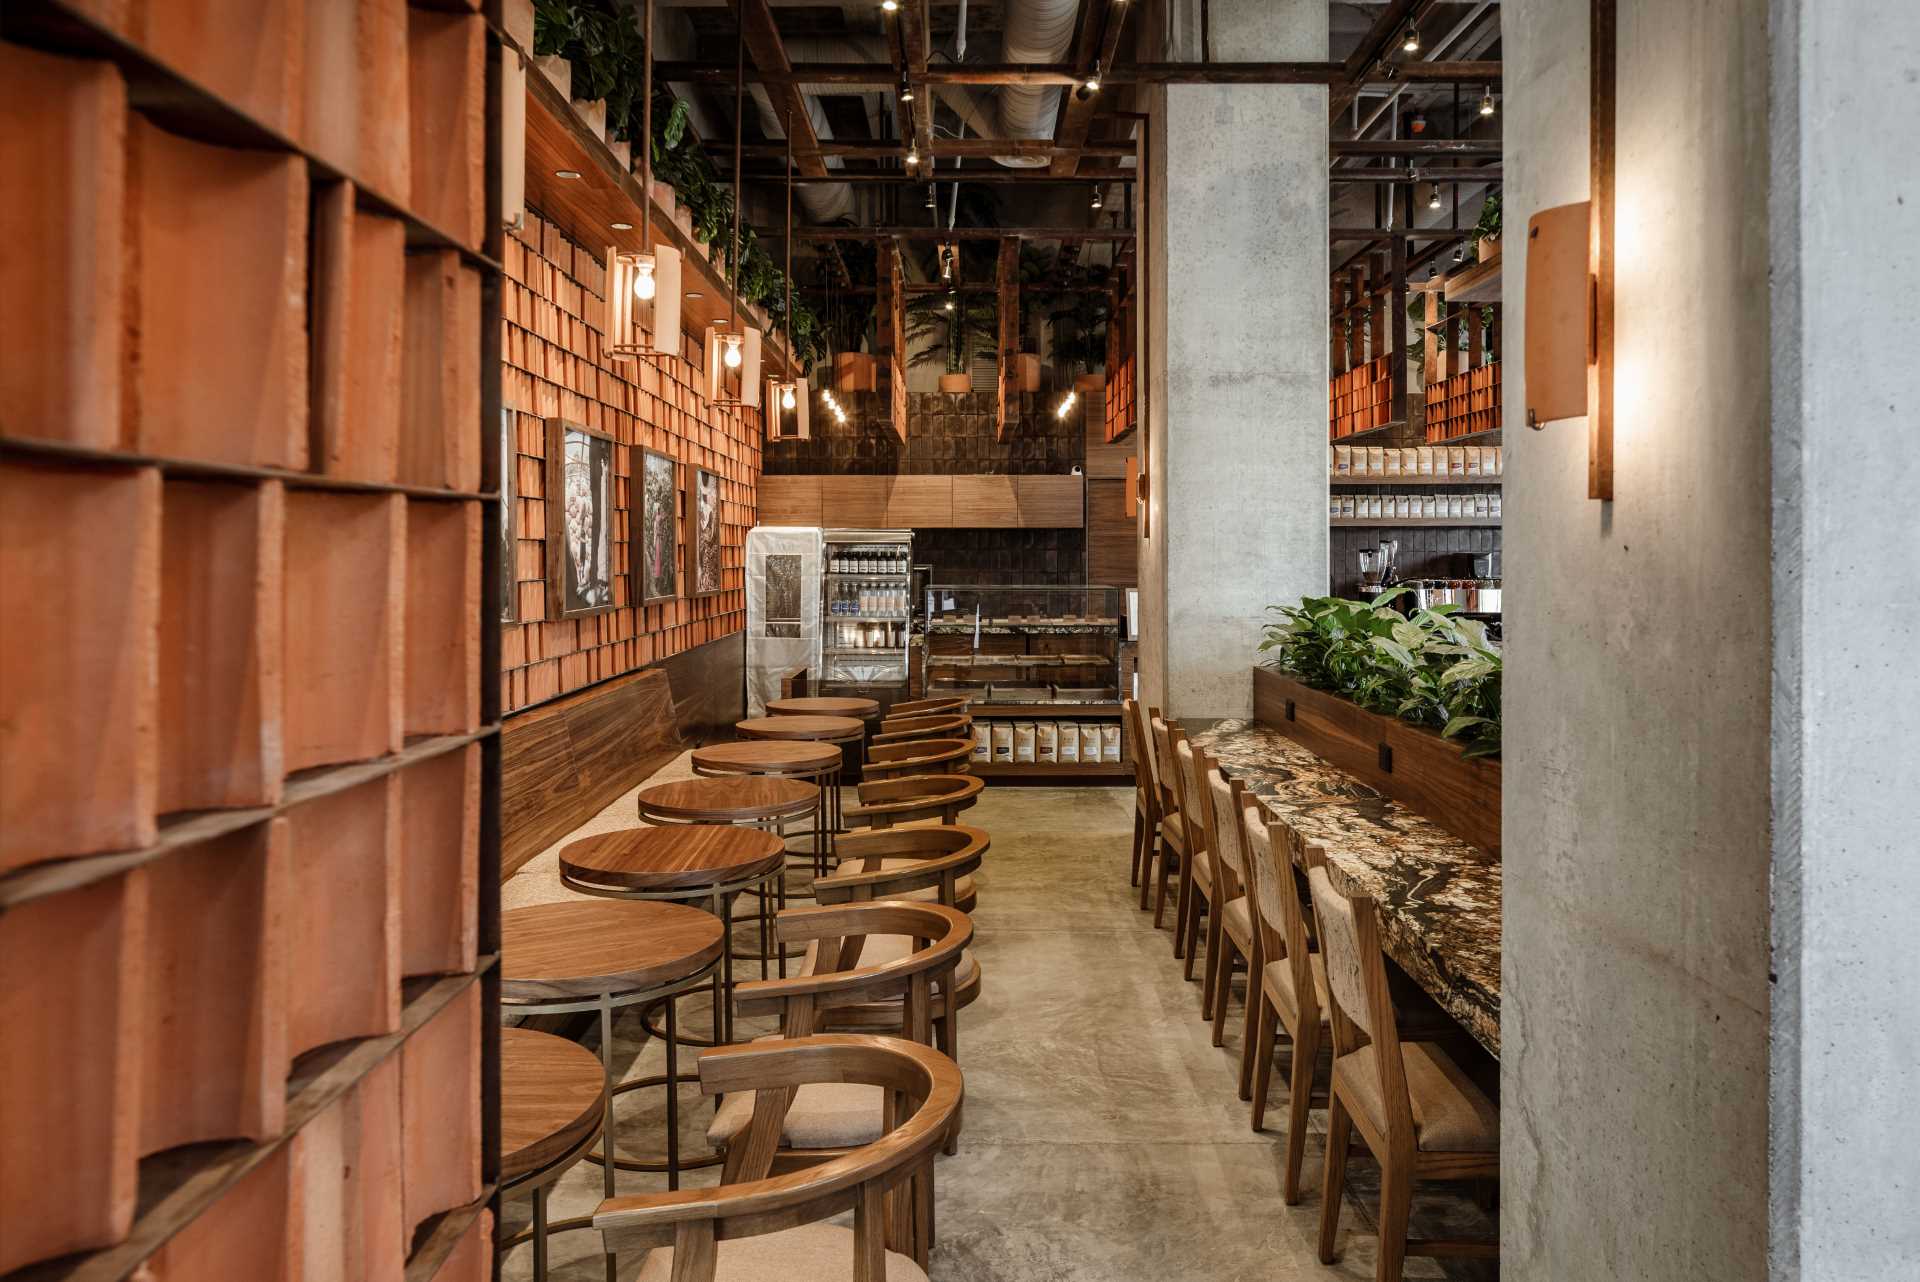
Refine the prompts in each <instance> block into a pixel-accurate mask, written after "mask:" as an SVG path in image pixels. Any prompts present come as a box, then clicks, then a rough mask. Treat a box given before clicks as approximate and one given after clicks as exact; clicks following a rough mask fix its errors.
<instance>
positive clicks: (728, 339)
mask: <svg viewBox="0 0 1920 1282" xmlns="http://www.w3.org/2000/svg"><path fill="white" fill-rule="evenodd" d="M746 101H747V33H746V30H745V29H744V28H742V29H741V30H740V31H739V34H738V36H737V38H736V40H735V44H734V62H733V233H732V239H731V240H730V241H729V242H728V244H729V249H728V253H727V261H728V263H729V264H730V265H731V267H732V269H733V279H732V280H731V281H730V282H728V283H729V284H730V285H731V286H732V293H731V302H730V306H729V308H728V313H727V316H728V318H727V319H726V320H724V321H715V322H714V323H713V324H712V325H710V326H708V328H707V399H708V400H710V401H712V402H713V403H714V404H715V405H723V406H733V407H750V408H757V407H758V406H759V404H760V331H759V330H757V329H755V328H754V327H753V326H751V325H744V324H742V323H741V321H740V205H741V199H740V197H741V195H742V194H743V193H742V192H741V190H740V126H741V122H742V120H743V119H744V118H745V115H746Z"/></svg>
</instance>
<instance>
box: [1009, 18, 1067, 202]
mask: <svg viewBox="0 0 1920 1282" xmlns="http://www.w3.org/2000/svg"><path fill="white" fill-rule="evenodd" d="M1079 13H1080V0H1008V4H1007V10H1006V18H1005V21H1004V24H1003V26H1002V30H1001V36H1000V60H1001V61H1002V62H1013V63H1020V62H1039V63H1045V62H1060V61H1062V60H1064V59H1065V58H1066V55H1067V49H1068V47H1069V46H1071V45H1072V44H1073V28H1074V23H1075V21H1076V20H1077V19H1078V17H1079ZM1060 93H1061V86H1059V85H1007V86H1006V87H1005V88H1003V89H1001V90H1000V132H1001V134H1002V136H1004V137H1007V138H1032V139H1035V140H1045V139H1051V138H1052V137H1053V130H1054V124H1055V122H1056V121H1057V120H1058V119H1059V117H1060ZM994 159H995V160H997V161H999V162H1000V163H1001V164H1003V165H1006V166H1008V167H1009V168H1014V169H1038V168H1041V167H1043V166H1045V165H1048V164H1050V163H1052V162H1051V161H1050V160H1049V159H1048V158H1047V157H1045V156H995V157H994Z"/></svg>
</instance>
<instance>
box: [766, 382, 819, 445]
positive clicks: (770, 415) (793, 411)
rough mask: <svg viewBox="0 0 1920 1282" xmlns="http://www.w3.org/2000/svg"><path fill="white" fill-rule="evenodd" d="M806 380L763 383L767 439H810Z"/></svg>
mask: <svg viewBox="0 0 1920 1282" xmlns="http://www.w3.org/2000/svg"><path fill="white" fill-rule="evenodd" d="M809 399H810V398H809V397H808V394H807V380H806V379H804V378H791V379H778V378H770V379H768V380H767V400H766V406H767V438H768V439H769V440H775V441H805V440H809V439H811V435H812V433H811V431H810V427H811V424H810V422H809V420H808V417H807V405H808V401H809Z"/></svg>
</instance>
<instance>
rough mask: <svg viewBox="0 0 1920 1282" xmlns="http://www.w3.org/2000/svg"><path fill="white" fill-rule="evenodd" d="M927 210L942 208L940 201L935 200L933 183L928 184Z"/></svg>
mask: <svg viewBox="0 0 1920 1282" xmlns="http://www.w3.org/2000/svg"><path fill="white" fill-rule="evenodd" d="M927 208H928V209H938V208H940V202H939V200H938V199H936V198H935V196H934V194H933V184H932V183H928V184H927Z"/></svg>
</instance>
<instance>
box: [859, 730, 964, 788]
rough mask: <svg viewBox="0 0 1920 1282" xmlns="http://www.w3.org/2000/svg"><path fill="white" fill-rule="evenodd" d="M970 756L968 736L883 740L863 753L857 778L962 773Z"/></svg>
mask: <svg viewBox="0 0 1920 1282" xmlns="http://www.w3.org/2000/svg"><path fill="white" fill-rule="evenodd" d="M972 759H973V740H971V739H915V740H912V741H910V742H907V743H883V744H878V745H876V746H874V747H873V748H871V749H869V750H868V752H867V764H866V768H865V769H864V770H863V771H862V772H861V778H862V779H864V780H866V781H868V782H877V781H879V780H881V779H900V778H904V777H905V776H907V775H964V774H967V773H970V771H969V765H970V763H971V761H972Z"/></svg>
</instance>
